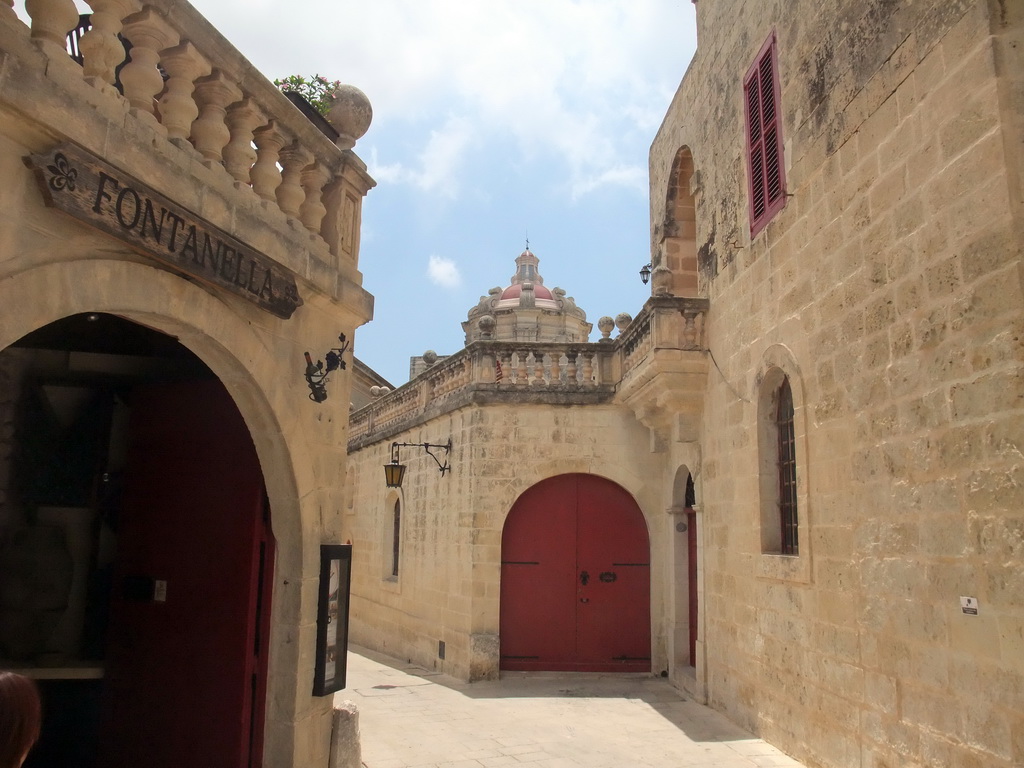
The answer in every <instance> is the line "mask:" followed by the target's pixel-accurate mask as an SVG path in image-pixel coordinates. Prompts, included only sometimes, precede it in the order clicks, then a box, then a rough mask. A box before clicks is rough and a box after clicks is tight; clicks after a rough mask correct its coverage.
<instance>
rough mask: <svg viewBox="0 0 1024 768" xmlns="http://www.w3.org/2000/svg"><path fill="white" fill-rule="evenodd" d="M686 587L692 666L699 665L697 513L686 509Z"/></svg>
mask: <svg viewBox="0 0 1024 768" xmlns="http://www.w3.org/2000/svg"><path fill="white" fill-rule="evenodd" d="M686 588H687V598H688V602H689V607H690V611H689V617H688V622H689V629H690V638H689V640H690V666H691V667H696V666H697V513H696V512H695V511H694V510H693V509H690V508H688V509H687V510H686Z"/></svg>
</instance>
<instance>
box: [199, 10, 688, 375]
mask: <svg viewBox="0 0 1024 768" xmlns="http://www.w3.org/2000/svg"><path fill="white" fill-rule="evenodd" d="M193 5H195V7H196V8H197V9H198V10H199V11H200V12H201V13H202V14H203V15H205V16H206V17H207V18H208V19H209V20H210V22H211V23H212V24H213V25H214V26H216V27H217V28H218V29H219V30H220V31H221V33H222V34H223V35H224V36H225V37H227V38H228V40H230V41H231V42H232V43H233V44H234V45H235V47H236V48H238V49H239V50H240V51H241V52H242V54H243V55H245V56H246V57H247V58H248V59H249V60H250V61H251V62H253V64H255V65H256V67H257V68H259V69H260V70H261V71H262V72H263V73H264V74H265V75H266V76H267V77H268V78H270V79H274V78H275V77H284V76H286V75H291V74H302V75H307V76H308V75H313V74H317V73H318V74H321V75H324V76H326V77H328V78H329V79H331V80H335V79H337V80H341V81H342V82H344V83H350V84H352V85H355V86H357V87H358V88H360V89H362V90H363V92H365V93H366V94H367V96H368V97H369V99H370V102H371V104H372V105H373V110H374V118H373V124H372V125H371V127H370V130H369V132H368V133H367V134H366V136H364V137H363V138H362V139H361V140H360V141H359V142H358V143H357V144H356V147H355V151H356V152H357V153H358V154H359V156H360V157H362V158H363V160H364V161H365V162H366V163H367V165H368V166H369V170H370V173H371V175H373V176H374V178H375V179H376V180H377V182H378V185H377V187H376V188H375V189H373V190H371V191H370V193H369V195H368V196H367V199H366V201H365V207H364V210H363V238H362V249H361V253H360V262H359V267H360V270H361V271H362V273H363V278H364V280H363V285H364V287H365V288H366V289H367V290H368V291H370V292H371V293H372V294H374V296H375V300H376V305H375V317H374V320H373V321H372V322H371V323H370V324H369V325H366V326H363V327H362V328H360V329H359V330H358V331H357V332H356V341H355V345H354V347H355V354H356V355H357V356H358V357H359V358H360V359H362V360H363V361H364V362H365V363H367V364H368V365H370V366H371V367H372V368H374V369H375V370H377V371H378V372H379V373H380V374H381V375H383V376H384V377H386V378H387V379H389V380H390V381H391V382H392V383H393V384H395V385H399V384H402V383H404V382H405V381H406V380H407V378H408V361H409V357H410V356H411V355H417V354H422V353H423V351H424V350H426V349H433V350H435V351H437V352H438V353H439V354H450V353H452V352H456V351H457V350H459V349H460V348H461V347H462V346H463V341H464V336H463V333H462V328H461V326H460V323H461V322H462V321H463V320H465V319H466V313H467V311H468V310H469V309H470V308H471V307H472V306H474V305H475V304H476V303H477V302H478V300H479V298H480V296H481V295H484V294H486V293H487V290H488V289H489V288H491V287H493V286H497V285H501V286H505V285H507V284H508V282H509V278H510V277H511V276H512V274H513V272H514V269H515V265H514V260H515V257H516V256H518V255H519V253H520V252H521V251H522V249H523V246H524V245H525V240H526V237H527V233H529V239H530V247H531V249H532V250H533V251H534V253H535V254H536V255H537V256H538V258H539V259H540V270H541V274H542V275H543V276H544V279H545V285H547V286H548V287H549V288H553V287H555V286H560V287H562V288H565V289H566V291H567V292H568V294H569V295H570V296H573V297H574V298H575V299H576V303H577V304H578V305H579V306H580V307H581V308H583V309H584V310H585V311H586V313H587V319H588V320H589V321H590V322H592V323H594V325H595V327H594V331H593V332H592V334H591V340H592V341H595V340H597V339H598V338H600V333H599V332H598V331H597V327H596V323H597V319H598V318H599V317H601V316H602V315H611V316H614V315H616V314H617V313H619V312H629V313H630V314H633V315H635V314H636V313H637V312H638V311H639V309H640V307H641V306H642V305H643V302H644V300H645V299H646V298H647V296H648V295H649V288H647V287H645V286H643V285H642V284H641V282H640V280H639V277H638V276H637V271H638V270H639V268H640V267H641V266H642V265H643V264H645V263H646V262H647V261H649V258H650V245H649V241H650V238H649V217H650V214H649V209H648V188H647V153H648V149H649V147H650V144H651V141H652V140H653V138H654V134H655V133H656V131H657V130H658V126H659V125H660V124H661V120H662V117H663V116H664V113H665V110H666V108H667V107H668V104H669V101H670V99H671V97H672V94H673V93H674V92H675V89H676V87H677V86H678V84H679V81H680V80H681V78H682V76H683V73H684V71H685V69H686V66H687V64H688V63H689V61H690V58H691V56H692V55H693V51H694V48H695V46H696V33H695V9H694V6H693V4H692V2H691V1H690V0H575V1H574V0H362V1H361V2H354V0H291V1H290V2H282V1H281V0H193ZM324 343H325V345H326V342H324ZM325 349H326V346H325Z"/></svg>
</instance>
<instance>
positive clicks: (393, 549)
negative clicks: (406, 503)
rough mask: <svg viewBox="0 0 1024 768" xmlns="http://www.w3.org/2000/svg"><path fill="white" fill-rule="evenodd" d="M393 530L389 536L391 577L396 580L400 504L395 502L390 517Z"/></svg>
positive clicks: (400, 521) (399, 535)
mask: <svg viewBox="0 0 1024 768" xmlns="http://www.w3.org/2000/svg"><path fill="white" fill-rule="evenodd" d="M392 523H393V525H394V528H393V530H392V534H391V576H392V577H393V578H396V579H397V578H398V558H399V555H400V553H401V551H402V502H401V501H398V500H396V501H395V509H394V514H393V517H392Z"/></svg>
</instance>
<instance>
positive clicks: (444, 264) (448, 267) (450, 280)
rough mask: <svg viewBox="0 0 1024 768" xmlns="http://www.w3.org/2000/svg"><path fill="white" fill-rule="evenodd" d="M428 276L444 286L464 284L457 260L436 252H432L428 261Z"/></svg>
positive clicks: (452, 286) (451, 286)
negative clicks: (438, 254)
mask: <svg viewBox="0 0 1024 768" xmlns="http://www.w3.org/2000/svg"><path fill="white" fill-rule="evenodd" d="M427 277H429V278H430V282H432V283H434V285H439V286H441V287H442V288H458V287H459V286H460V285H461V284H462V275H461V274H459V268H458V267H457V266H456V265H455V262H454V261H452V260H451V259H446V258H444V257H442V256H437V255H436V254H431V255H430V260H429V261H428V262H427Z"/></svg>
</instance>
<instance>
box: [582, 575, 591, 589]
mask: <svg viewBox="0 0 1024 768" xmlns="http://www.w3.org/2000/svg"><path fill="white" fill-rule="evenodd" d="M588 581H590V574H589V573H587V572H586V571H583V572H582V573H580V584H582V585H583V586H584V587H585V586H587V582H588Z"/></svg>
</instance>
